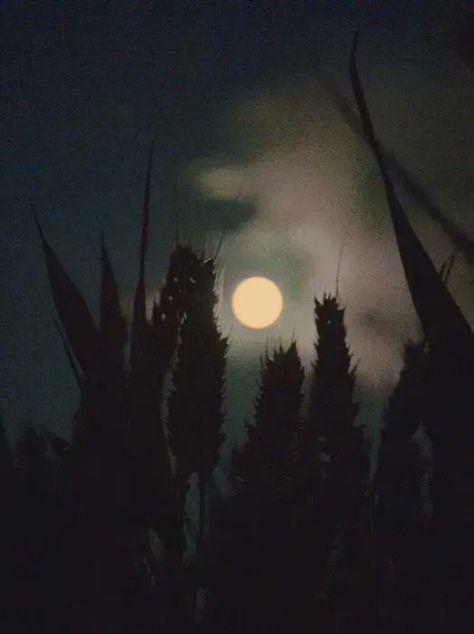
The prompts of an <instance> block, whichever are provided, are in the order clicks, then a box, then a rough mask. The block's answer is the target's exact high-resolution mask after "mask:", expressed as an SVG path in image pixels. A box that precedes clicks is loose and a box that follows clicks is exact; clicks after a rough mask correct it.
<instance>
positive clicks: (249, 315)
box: [232, 277, 283, 329]
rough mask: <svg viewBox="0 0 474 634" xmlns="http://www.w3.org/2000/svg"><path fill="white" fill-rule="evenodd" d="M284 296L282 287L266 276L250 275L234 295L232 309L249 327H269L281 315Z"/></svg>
mask: <svg viewBox="0 0 474 634" xmlns="http://www.w3.org/2000/svg"><path fill="white" fill-rule="evenodd" d="M282 308H283V297H282V295H281V292H280V289H279V288H278V286H277V285H276V284H275V282H272V281H271V280H269V279H268V278H266V277H248V278H247V279H246V280H244V281H243V282H240V284H239V285H238V286H237V288H236V289H235V291H234V294H233V295H232V311H233V313H234V315H235V316H236V317H237V319H238V320H239V321H240V322H241V323H242V324H243V325H244V326H247V327H248V328H256V329H258V328H267V327H268V326H271V325H272V324H273V323H274V322H275V321H276V320H277V319H278V317H279V316H280V313H281V311H282Z"/></svg>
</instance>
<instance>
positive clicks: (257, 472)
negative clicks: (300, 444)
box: [234, 341, 304, 498]
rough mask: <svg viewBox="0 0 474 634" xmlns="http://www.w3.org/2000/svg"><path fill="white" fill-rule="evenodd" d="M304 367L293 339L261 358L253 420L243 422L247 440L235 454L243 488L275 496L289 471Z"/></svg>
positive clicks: (288, 475) (259, 493) (237, 470)
mask: <svg viewBox="0 0 474 634" xmlns="http://www.w3.org/2000/svg"><path fill="white" fill-rule="evenodd" d="M303 379H304V370H303V367H302V365H301V361H300V359H299V356H298V352H297V349H296V342H294V341H293V342H292V343H291V345H290V346H289V347H288V349H286V350H284V349H283V348H282V347H281V346H280V348H279V349H278V350H275V351H274V352H273V354H272V355H271V356H269V355H268V352H267V353H266V355H265V357H264V358H263V359H262V361H261V371H260V380H259V384H258V393H257V396H256V398H255V422H254V424H253V425H250V424H248V423H247V424H246V431H247V442H246V445H245V447H244V450H243V452H242V453H241V454H239V453H236V454H235V457H234V465H235V475H236V477H237V478H238V480H239V481H240V483H241V484H240V486H241V487H243V488H244V489H245V491H247V492H250V493H251V494H254V495H257V496H258V495H263V497H267V498H268V497H274V496H275V495H278V492H279V491H280V490H281V488H282V486H284V480H287V479H288V478H289V477H290V475H291V447H292V441H293V437H294V434H295V433H296V431H297V429H298V427H299V424H300V409H301V404H302V401H303V392H302V384H303Z"/></svg>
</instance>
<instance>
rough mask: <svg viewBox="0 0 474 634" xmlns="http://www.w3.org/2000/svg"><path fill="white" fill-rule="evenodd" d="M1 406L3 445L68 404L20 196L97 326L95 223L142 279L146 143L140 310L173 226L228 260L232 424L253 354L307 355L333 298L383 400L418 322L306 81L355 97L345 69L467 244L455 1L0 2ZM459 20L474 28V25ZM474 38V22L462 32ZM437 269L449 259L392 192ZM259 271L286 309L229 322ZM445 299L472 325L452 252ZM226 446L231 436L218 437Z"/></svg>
mask: <svg viewBox="0 0 474 634" xmlns="http://www.w3.org/2000/svg"><path fill="white" fill-rule="evenodd" d="M0 6H1V16H2V31H3V38H2V41H3V43H2V51H1V60H2V62H1V71H2V93H3V94H2V96H3V102H2V116H1V121H2V127H1V130H2V149H3V151H2V158H3V159H4V160H3V161H2V163H3V165H2V168H3V169H2V175H1V178H2V180H1V186H0V197H1V218H2V229H3V230H2V246H1V249H2V273H1V297H2V326H1V346H2V347H1V378H0V380H1V386H2V391H1V396H2V409H3V413H4V419H5V424H6V427H7V430H8V432H9V434H10V435H11V436H12V437H14V436H16V435H17V433H18V432H19V431H20V430H21V429H22V426H24V425H25V423H26V421H32V422H33V423H34V424H35V425H36V426H37V427H39V428H41V427H42V426H48V427H49V428H51V429H53V430H56V431H59V432H61V433H64V434H67V433H68V431H69V430H70V428H71V416H72V414H73V412H74V409H75V407H76V404H77V401H78V393H77V389H76V387H75V383H74V378H73V376H72V375H71V373H70V370H69V367H68V364H67V361H66V359H65V358H64V353H63V349H62V345H61V342H60V340H59V338H58V336H57V333H56V332H55V329H54V327H53V308H52V302H51V299H50V294H49V287H48V281H47V276H46V269H45V266H44V262H43V256H42V252H41V246H40V242H39V239H38V236H37V234H36V232H35V228H34V224H33V222H32V218H31V214H30V204H31V203H34V204H35V206H36V208H37V210H38V212H39V215H40V217H41V220H42V223H43V226H44V229H45V232H46V235H47V238H48V240H49V241H50V242H51V244H52V245H53V247H54V248H55V249H56V251H57V253H58V254H59V256H60V258H61V260H62V262H63V264H64V266H65V268H66V269H67V271H68V272H69V273H70V274H71V276H72V278H73V279H74V280H75V281H76V282H77V283H78V286H79V287H80V289H81V290H82V291H83V293H84V295H85V296H86V298H87V300H88V302H89V304H90V305H91V306H92V307H93V310H94V312H95V314H97V307H98V286H99V275H98V274H99V260H98V255H99V232H100V230H101V229H103V230H104V231H105V235H106V241H107V244H108V247H109V250H110V254H111V258H112V262H113V264H114V267H115V270H116V273H117V277H118V279H119V283H120V287H121V291H122V294H123V301H124V305H125V306H130V301H131V297H132V295H133V291H134V286H135V283H136V278H137V271H138V243H139V219H140V210H141V202H142V197H143V188H144V180H145V172H146V163H147V156H148V153H149V150H150V145H151V142H152V139H153V137H155V139H156V154H155V161H154V168H153V180H152V188H153V190H152V219H151V236H150V249H149V255H148V262H147V278H148V289H149V291H150V299H151V298H152V296H153V292H156V290H157V288H158V286H159V283H160V280H161V278H162V276H163V274H164V272H165V267H166V263H167V259H168V256H169V252H170V249H171V248H172V245H173V241H174V239H175V235H176V218H178V217H179V224H180V237H181V238H182V239H183V240H187V239H190V240H191V241H192V243H193V245H195V246H196V247H206V248H207V249H209V250H210V252H213V250H214V249H215V248H216V246H217V244H218V242H219V239H220V236H221V234H222V232H223V231H226V237H225V241H224V244H223V247H222V250H221V253H220V257H219V263H220V284H219V289H220V294H221V303H220V310H219V316H220V320H221V324H222V328H223V330H224V333H229V332H230V342H231V349H230V359H229V381H228V389H227V392H228V399H227V409H228V417H229V421H230V428H231V429H232V430H234V431H235V433H236V435H238V428H239V426H238V423H241V422H242V421H243V418H244V416H245V415H247V414H248V413H249V411H250V410H249V407H250V406H251V399H252V396H253V393H254V390H255V379H256V369H257V367H258V357H259V354H260V353H261V352H263V351H264V349H265V345H266V343H267V341H268V343H269V344H270V345H272V344H273V343H275V342H279V341H280V340H281V341H282V342H283V343H288V342H289V341H290V339H291V337H292V336H293V335H294V336H296V338H297V341H298V343H299V350H300V353H301V354H302V356H303V358H304V359H305V362H306V364H308V362H309V359H310V356H311V352H312V341H313V339H314V327H313V320H312V297H313V295H314V294H315V293H317V294H321V293H323V292H324V291H334V290H335V284H336V268H337V259H338V254H339V252H340V250H341V247H342V248H343V253H342V261H341V271H340V279H339V290H340V292H341V296H342V297H343V299H344V300H345V302H346V305H347V323H348V329H349V337H350V343H351V347H352V350H353V352H354V360H356V361H359V366H358V376H359V386H360V388H361V391H363V392H364V393H365V410H364V411H365V412H366V414H365V415H366V416H370V414H367V412H368V411H369V410H370V402H371V401H373V402H378V401H379V400H380V399H382V398H383V396H385V395H386V394H387V391H388V390H389V388H390V386H391V385H392V384H393V382H394V380H396V377H397V372H398V371H399V368H400V354H401V350H402V345H403V342H404V341H405V340H406V339H407V338H408V337H415V336H416V334H417V332H418V331H417V324H416V320H415V317H414V311H413V308H412V306H411V303H410V300H409V297H408V291H407V289H406V285H405V282H404V279H403V276H402V270H401V265H400V262H399V258H398V254H397V252H396V249H395V242H394V238H393V236H392V230H391V225H390V223H389V216H388V213H387V209H386V206H385V202H384V196H383V191H382V187H381V183H380V182H379V180H380V179H379V178H378V172H377V169H376V167H375V164H374V162H373V159H372V157H371V156H370V153H369V152H368V150H367V149H366V147H365V145H364V144H363V143H362V142H361V140H360V139H359V138H358V137H357V135H355V134H354V133H353V132H352V131H351V129H350V128H349V126H348V125H347V123H346V122H345V121H344V119H343V118H342V117H341V115H340V114H339V113H338V111H337V109H336V108H335V107H334V105H333V103H332V101H331V97H330V95H329V94H328V92H327V91H326V89H325V88H324V82H322V81H320V77H321V75H320V72H321V69H323V71H324V73H325V76H326V75H328V74H329V76H330V77H331V78H332V81H334V83H335V84H336V85H337V86H338V87H339V88H340V90H341V91H342V92H343V93H344V94H346V95H347V96H349V97H350V91H349V77H348V59H349V51H350V46H351V41H352V37H353V35H354V32H355V30H356V28H358V27H359V28H360V47H359V68H360V73H361V77H362V81H363V82H364V85H365V87H366V91H367V98H368V100H369V104H370V107H371V111H372V114H373V119H374V124H375V126H376V129H377V131H378V133H379V136H380V137H381V139H382V141H383V143H384V144H385V146H386V147H388V148H390V150H392V151H393V153H394V154H395V155H396V156H397V157H398V159H399V160H400V161H401V162H402V163H403V164H404V165H405V166H406V167H407V168H408V169H409V170H410V171H411V172H412V173H413V174H414V175H415V176H416V178H417V179H418V181H419V182H420V183H421V184H422V185H423V187H424V188H426V190H427V191H429V193H430V194H431V196H432V197H433V198H434V200H436V202H437V204H439V206H440V207H441V208H442V209H443V210H444V212H445V213H446V215H447V216H448V217H450V218H451V219H452V220H453V221H454V222H455V223H456V224H457V225H458V226H460V227H461V228H463V230H464V231H465V232H467V233H468V234H470V235H471V236H474V221H473V215H472V212H473V208H472V201H473V200H474V179H473V173H474V152H472V147H473V146H474V125H473V124H474V114H473V109H472V104H473V102H474V71H473V68H474V64H473V58H474V55H473V50H472V45H471V44H470V43H469V42H470V41H471V40H470V39H469V35H466V33H468V34H469V31H468V30H467V31H466V29H467V27H468V24H469V19H470V18H469V16H468V8H469V7H468V4H467V3H465V2H461V1H460V0H457V1H454V0H453V1H452V2H450V1H447V0H439V1H438V0H431V1H428V0H416V2H415V1H414V0H412V1H408V0H386V1H385V2H376V1H370V0H354V1H343V0H339V1H338V2H335V1H334V0H331V1H329V0H328V1H319V2H316V1H315V2H297V1H291V2H276V1H275V0H273V1H272V2H266V1H259V2H250V1H247V2H244V1H224V0H220V1H217V2H179V1H176V0H174V1H172V2H167V1H162V2H151V1H142V2H130V1H128V2H124V1H122V0H114V2H109V3H96V2H89V3H88V2H81V3H78V2H75V1H72V2H70V1H65V2H51V1H46V0H44V1H42V2H33V1H26V0H25V1H23V0H10V1H6V0H3V2H1V5H0ZM471 23H472V20H471ZM471 33H472V31H471ZM399 193H400V196H401V199H402V201H403V202H404V203H405V204H406V209H407V211H408V213H409V215H410V219H411V220H412V221H413V224H414V226H415V228H416V230H417V233H418V235H419V236H420V238H421V239H422V241H423V243H424V244H425V246H426V247H427V248H428V250H429V252H430V255H431V257H432V258H433V260H434V261H435V262H436V264H437V265H440V264H441V263H442V262H443V260H444V259H445V258H446V257H448V256H449V255H451V253H452V252H453V246H452V244H451V243H450V241H449V240H448V239H447V238H446V236H445V235H444V233H443V232H442V231H441V230H440V228H439V227H438V226H436V224H435V223H433V222H432V220H430V219H429V218H428V217H427V216H426V214H425V213H423V211H422V210H420V209H418V208H417V207H416V206H415V205H414V204H413V202H412V201H411V200H410V198H409V197H408V196H407V195H406V194H405V193H404V192H403V190H401V189H400V190H399ZM252 274H255V275H259V274H260V275H266V276H268V277H270V278H272V279H274V280H275V282H277V283H278V285H279V286H280V288H281V289H282V292H283V296H284V300H285V309H284V312H283V315H282V317H281V319H280V320H279V321H278V322H277V324H276V325H274V326H272V327H271V328H269V329H267V330H264V331H250V330H248V329H246V328H244V327H243V326H240V325H239V324H238V323H237V322H236V321H235V319H234V318H233V317H232V315H231V313H230V307H229V303H230V302H229V300H230V294H231V292H232V289H233V288H234V287H235V284H236V283H237V282H238V281H239V280H241V279H242V278H244V277H246V276H247V275H252ZM450 289H451V291H452V293H453V295H454V296H455V298H456V300H457V301H458V303H459V304H460V306H461V307H462V309H463V311H464V313H465V314H466V316H467V317H468V318H469V319H471V321H472V318H473V316H474V300H473V297H472V296H473V295H474V294H473V293H472V266H471V268H470V267H469V265H468V264H467V263H466V261H465V260H464V259H463V257H462V255H459V257H458V258H457V260H456V265H455V268H454V270H453V273H452V276H451V279H450ZM231 435H232V434H231Z"/></svg>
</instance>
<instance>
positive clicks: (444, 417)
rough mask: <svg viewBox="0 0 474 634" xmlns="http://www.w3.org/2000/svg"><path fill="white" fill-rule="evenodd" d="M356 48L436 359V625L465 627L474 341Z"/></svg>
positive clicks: (432, 425) (393, 211)
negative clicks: (379, 122)
mask: <svg viewBox="0 0 474 634" xmlns="http://www.w3.org/2000/svg"><path fill="white" fill-rule="evenodd" d="M356 48H357V37H356V38H355V40H354V45H353V49H352V56H351V81H352V88H353V91H354V95H355V98H356V102H357V107H358V110H359V114H360V117H361V121H362V126H363V130H364V133H365V136H366V138H367V141H368V143H369V145H370V147H371V149H372V151H373V154H374V156H375V158H376V160H377V164H378V167H379V169H380V173H381V175H382V179H383V183H384V189H385V193H386V197H387V202H388V207H389V211H390V215H391V218H392V222H393V227H394V231H395V237H396V240H397V245H398V249H399V253H400V258H401V261H402V264H403V269H404V272H405V277H406V281H407V284H408V288H409V291H410V295H411V298H412V301H413V304H414V306H415V309H416V312H417V315H418V318H419V320H420V323H421V326H422V329H423V335H424V338H425V340H426V344H427V348H428V355H429V356H428V359H429V361H428V379H427V384H428V389H429V393H430V398H429V401H428V403H427V410H428V411H427V421H428V425H429V427H428V433H429V435H430V438H431V441H432V448H433V449H432V455H433V459H432V465H433V467H432V468H433V475H432V497H433V537H434V541H433V562H436V563H435V570H434V571H433V574H432V575H431V577H432V578H433V581H434V587H435V589H434V594H433V597H432V605H433V608H435V609H434V610H433V621H432V625H433V626H436V627H442V628H444V629H446V628H448V627H449V628H451V629H452V628H455V629H456V628H458V629H463V628H465V626H466V622H467V621H468V620H471V621H472V607H471V606H472V600H471V597H470V596H469V593H468V592H467V588H468V586H469V585H470V575H471V572H472V568H473V567H474V546H473V544H472V517H473V513H474V469H473V468H472V456H473V454H474V429H473V425H472V412H473V411H474V401H473V398H474V397H473V394H474V389H473V388H474V337H473V334H472V330H471V328H470V326H469V323H468V322H467V320H466V319H465V317H464V315H463V314H462V312H461V310H460V309H459V307H458V306H457V304H456V302H455V301H454V299H453V297H452V296H451V294H450V293H449V291H448V289H447V287H446V285H445V284H444V283H443V279H442V276H441V275H439V274H438V272H437V270H436V268H435V266H434V265H433V263H432V261H431V259H430V257H429V256H428V254H427V253H426V251H425V249H424V248H423V246H422V244H421V243H420V241H419V240H418V238H417V236H416V234H415V232H414V231H413V229H412V227H411V225H410V223H409V221H408V219H407V217H406V214H405V212H404V210H403V208H402V206H401V204H400V202H399V200H398V198H397V196H396V193H395V190H394V187H393V184H392V182H391V179H390V177H389V174H388V170H387V168H386V166H385V163H384V159H383V156H382V153H381V151H380V144H379V141H378V139H377V137H376V135H375V132H374V128H373V125H372V121H371V118H370V114H369V111H368V107H367V103H366V100H365V96H364V92H363V89H362V85H361V82H360V78H359V75H358V72H357V66H356ZM453 534H455V535H456V538H455V539H452V535H453ZM440 606H442V608H441V607H440Z"/></svg>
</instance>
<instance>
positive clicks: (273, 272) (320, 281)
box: [198, 80, 474, 394]
mask: <svg viewBox="0 0 474 634" xmlns="http://www.w3.org/2000/svg"><path fill="white" fill-rule="evenodd" d="M391 93H393V86H392V88H391ZM369 97H373V95H372V94H371V93H369ZM399 100H400V101H401V102H403V98H402V97H400V98H399ZM390 106H391V108H390V110H391V112H392V115H391V116H392V120H389V119H388V118H386V117H385V116H384V117H383V129H382V130H381V133H382V137H387V138H389V139H390V138H392V137H393V134H394V128H396V127H397V125H398V121H397V108H396V106H397V104H396V103H394V102H393V100H392V101H391V103H390ZM394 107H395V108H394ZM393 109H394V110H393ZM402 111H403V108H400V111H399V112H398V114H402ZM393 112H395V114H393ZM227 121H228V126H229V129H232V130H233V133H234V134H235V129H236V128H237V129H238V130H239V132H240V134H241V135H242V136H243V138H244V139H245V138H246V137H247V136H250V137H252V147H253V150H252V152H251V154H250V156H249V158H248V160H247V162H242V163H240V164H238V165H236V164H235V163H233V162H231V161H229V162H228V163H227V164H226V163H225V161H222V163H221V165H220V166H219V167H214V168H213V169H209V170H206V171H204V172H202V173H201V174H200V176H199V179H198V186H199V187H200V188H201V191H202V192H203V193H205V194H207V195H208V196H211V197H213V196H215V197H218V198H220V199H225V198H227V199H229V200H232V199H234V198H235V197H236V196H239V195H240V196H243V197H247V198H249V199H252V200H253V201H254V204H255V216H254V217H253V219H252V220H251V221H250V222H248V223H247V224H246V225H244V226H243V228H241V229H239V230H238V231H237V232H235V233H233V234H232V235H231V236H230V237H229V238H228V239H227V241H226V242H225V244H224V248H223V253H222V258H223V261H224V263H225V269H226V280H225V283H224V287H223V293H224V301H223V304H222V306H223V308H222V313H221V320H222V323H223V326H224V328H229V329H230V328H231V326H232V325H233V336H234V338H235V339H236V341H238V344H239V354H240V355H244V356H245V355H248V356H250V355H251V354H252V353H253V352H254V350H255V346H256V345H257V344H260V347H261V348H262V347H263V345H264V344H265V342H266V339H267V338H270V341H273V340H275V341H276V340H278V339H279V338H281V339H283V340H286V341H289V340H290V339H291V337H292V335H293V333H294V334H295V335H296V337H297V340H298V342H299V344H300V352H301V353H302V355H303V357H304V358H305V360H306V363H309V360H310V359H311V357H312V354H313V340H314V336H315V333H314V323H313V315H312V309H313V297H314V295H318V296H321V295H322V294H323V293H324V292H334V290H335V286H336V270H337V259H338V254H339V251H340V249H341V247H343V255H342V263H341V270H340V277H339V289H340V293H341V298H342V300H343V302H344V304H345V305H346V317H347V326H348V331H349V340H350V345H351V349H352V351H353V353H354V359H355V360H356V361H358V362H359V364H358V376H359V381H360V383H362V385H363V387H365V388H366V389H369V391H371V392H372V393H377V394H386V393H387V391H388V390H389V389H390V387H391V386H392V385H393V384H394V382H395V381H396V380H397V376H398V373H399V370H400V367H401V359H402V351H403V345H404V343H405V342H407V341H408V340H409V339H416V338H417V337H419V336H420V333H419V327H418V323H417V319H416V315H415V312H414V309H413V306H412V303H411V299H410V297H409V294H408V289H407V286H406V283H405V279H404V275H403V270H402V267H401V263H400V260H399V255H398V251H397V248H396V244H395V240H394V236H393V231H392V227H391V222H390V217H389V214H388V210H387V207H386V202H385V196H384V192H383V189H382V184H381V182H380V178H379V176H378V173H377V170H376V168H375V164H374V161H373V159H372V157H371V155H370V154H369V152H368V150H367V148H366V147H365V145H364V144H363V142H362V141H361V140H360V139H359V138H358V137H357V136H356V135H355V134H354V133H353V132H351V130H350V129H349V128H348V127H347V125H346V124H345V123H344V121H343V120H342V119H341V118H340V115H339V114H338V113H337V111H336V110H335V109H334V108H333V107H332V105H331V102H330V99H329V98H328V96H327V95H326V94H325V93H324V91H323V89H322V88H321V86H320V85H319V84H318V82H317V80H314V81H313V80H305V82H301V81H300V82H295V83H294V84H286V85H285V86H282V87H275V88H274V89H272V90H270V89H267V90H266V91H264V92H261V93H260V94H258V95H255V96H254V97H253V98H251V99H250V98H247V99H246V100H245V101H242V102H241V103H239V104H237V105H236V106H234V107H233V108H232V109H231V111H230V112H229V113H228V119H227ZM433 122H434V117H433V118H432V119H431V126H432V125H433ZM462 122H463V118H462V117H461V118H460V124H461V125H462ZM428 130H429V134H431V135H433V134H434V131H433V129H432V127H431V128H430V126H429V125H428V126H427V127H426V130H425V133H426V134H428ZM437 132H438V133H439V137H440V140H439V143H440V147H450V141H449V139H446V138H445V136H446V135H443V131H442V130H438V131H437ZM451 133H452V130H451ZM458 133H459V134H461V131H460V130H459V131H458ZM448 134H449V132H448ZM410 141H411V139H410V137H408V138H404V139H400V143H399V146H398V147H397V148H396V150H397V152H398V151H399V150H400V151H401V154H402V155H404V154H405V155H408V154H409V152H408V150H409V148H410ZM244 142H245V140H244ZM420 151H421V149H420V146H419V140H417V139H415V143H414V146H413V155H412V157H411V159H412V160H411V162H412V163H414V162H416V160H415V159H416V156H417V155H418V154H419V153H420ZM449 156H450V158H451V159H452V158H453V154H452V152H450V153H449ZM458 160H459V161H460V160H461V158H459V159H458ZM425 163H426V166H425V170H424V171H425V174H424V175H425V176H426V177H427V181H428V182H430V181H431V182H433V174H438V176H439V175H440V174H443V181H444V185H445V188H446V187H448V189H449V187H455V186H456V185H457V192H458V194H457V197H456V196H455V195H454V194H453V198H454V200H457V199H464V198H465V196H466V195H467V194H466V191H469V187H471V190H470V191H471V192H472V186H471V185H470V184H468V183H467V180H466V181H465V180H462V179H461V180H460V179H459V174H456V175H453V178H452V179H451V181H449V174H450V166H446V165H444V166H443V157H442V156H437V155H427V156H425ZM463 167H465V166H463ZM447 181H448V182H447ZM434 193H435V194H437V193H438V191H435V192H434ZM441 198H442V196H441ZM404 202H405V203H406V206H407V207H408V211H409V213H410V217H411V219H412V221H413V223H414V226H415V229H416V231H417V233H418V234H419V235H420V236H421V238H422V240H423V242H424V244H425V246H426V247H427V248H428V250H429V252H430V253H431V254H432V257H433V259H434V261H435V262H436V263H437V264H438V265H439V264H440V263H441V262H442V260H443V259H444V258H445V257H447V256H448V255H449V254H450V253H451V247H450V244H449V242H448V241H447V239H446V237H445V236H443V234H442V232H441V231H440V230H439V229H438V228H437V227H436V226H433V225H432V223H431V222H430V221H427V220H426V218H424V217H423V216H422V215H421V214H420V213H419V212H417V210H415V209H413V208H412V207H411V206H410V204H409V203H408V202H407V201H404ZM453 217H455V218H456V220H461V221H464V222H465V223H466V224H468V220H467V216H466V214H465V213H463V211H461V212H460V211H459V209H457V211H456V212H453ZM467 228H468V227H467ZM295 262H298V265H296V266H295ZM247 274H266V275H268V276H269V277H271V278H273V279H275V281H276V282H277V283H278V284H279V285H280V286H281V287H282V290H283V294H284V297H285V310H284V313H283V315H282V317H281V319H280V321H279V323H278V324H277V325H276V326H275V327H273V328H272V329H270V330H269V331H264V332H262V333H259V334H257V335H256V334H255V333H251V332H249V331H244V330H242V329H241V328H239V327H238V326H237V327H236V326H235V320H233V318H232V315H231V314H230V309H229V304H230V296H231V293H232V289H233V287H234V286H235V284H236V283H237V281H239V279H241V278H242V277H245V276H246V275H247ZM468 276H469V271H467V270H466V269H463V268H462V266H461V265H459V264H458V266H457V269H456V271H454V273H453V276H452V290H453V293H454V295H455V297H456V298H457V300H458V301H459V302H460V304H461V306H462V308H463V309H464V310H465V312H466V314H467V315H468V316H469V315H473V314H474V304H473V301H472V299H471V300H470V299H469V293H468V284H467V279H468Z"/></svg>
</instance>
